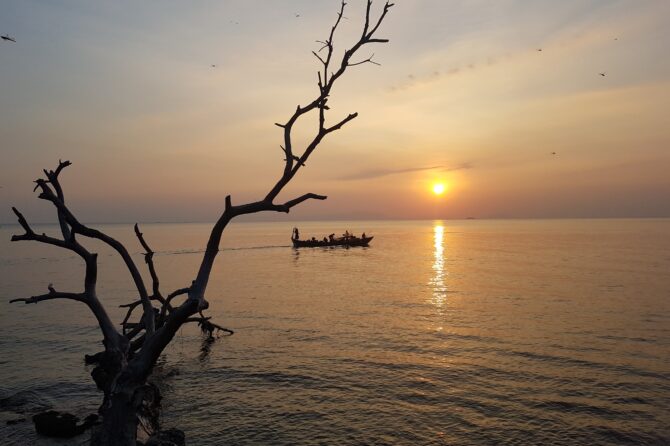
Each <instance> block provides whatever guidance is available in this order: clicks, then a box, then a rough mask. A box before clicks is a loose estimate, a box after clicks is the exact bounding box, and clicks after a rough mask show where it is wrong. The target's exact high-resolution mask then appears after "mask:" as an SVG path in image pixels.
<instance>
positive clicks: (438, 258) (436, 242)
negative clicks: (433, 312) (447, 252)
mask: <svg viewBox="0 0 670 446" xmlns="http://www.w3.org/2000/svg"><path fill="white" fill-rule="evenodd" d="M433 257H434V260H433V277H432V278H431V280H430V283H429V284H430V286H431V287H432V289H433V296H432V298H431V302H432V303H433V305H435V307H436V308H437V310H438V312H442V311H443V308H444V305H445V303H446V297H447V286H446V283H445V275H446V272H445V268H444V226H442V224H441V223H439V222H438V223H436V224H435V225H434V226H433Z"/></svg>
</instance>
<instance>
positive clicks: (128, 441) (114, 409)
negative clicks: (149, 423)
mask: <svg viewBox="0 0 670 446" xmlns="http://www.w3.org/2000/svg"><path fill="white" fill-rule="evenodd" d="M124 390H125V391H123V392H119V393H116V394H115V395H113V396H112V397H111V398H110V400H109V407H107V408H105V409H104V411H103V413H102V424H101V425H100V426H99V427H98V429H96V431H95V432H94V433H93V435H92V436H91V445H92V446H136V445H137V427H138V424H139V409H140V406H141V404H142V403H141V401H142V398H141V396H139V395H138V394H137V393H138V392H136V391H132V389H124ZM140 393H141V391H140Z"/></svg>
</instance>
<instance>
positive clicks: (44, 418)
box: [33, 410, 81, 438]
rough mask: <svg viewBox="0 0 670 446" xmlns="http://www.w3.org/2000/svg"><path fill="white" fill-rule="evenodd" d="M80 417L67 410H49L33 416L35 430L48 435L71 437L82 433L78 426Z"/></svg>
mask: <svg viewBox="0 0 670 446" xmlns="http://www.w3.org/2000/svg"><path fill="white" fill-rule="evenodd" d="M78 421H79V418H77V417H76V416H74V415H72V414H71V413H66V412H57V411H55V410H48V411H46V412H41V413H38V414H37V415H34V416H33V423H35V430H36V431H37V433H38V434H40V435H46V436H47V437H59V438H71V437H74V436H75V435H78V434H80V433H81V432H79V429H78V428H77V422H78Z"/></svg>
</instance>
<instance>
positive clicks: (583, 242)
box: [0, 219, 670, 445]
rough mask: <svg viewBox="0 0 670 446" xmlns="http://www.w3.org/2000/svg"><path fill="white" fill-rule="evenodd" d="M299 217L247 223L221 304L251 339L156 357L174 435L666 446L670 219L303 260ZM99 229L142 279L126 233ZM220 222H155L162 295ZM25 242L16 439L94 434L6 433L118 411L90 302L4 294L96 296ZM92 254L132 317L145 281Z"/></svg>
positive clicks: (539, 225)
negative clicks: (109, 399) (295, 238)
mask: <svg viewBox="0 0 670 446" xmlns="http://www.w3.org/2000/svg"><path fill="white" fill-rule="evenodd" d="M292 226H293V224H291V223H246V224H243V223H240V224H234V225H233V226H231V227H230V228H229V231H228V232H227V233H226V234H225V236H224V242H223V246H224V250H223V252H222V253H221V255H220V257H219V259H217V264H216V267H215V269H214V271H213V274H212V279H211V281H210V285H209V290H208V296H207V297H208V300H209V302H210V308H211V313H212V314H213V315H214V316H215V318H216V320H217V321H218V322H219V323H221V324H222V325H224V326H226V327H229V328H231V329H233V330H235V332H236V333H235V335H234V336H230V337H222V338H220V339H219V340H218V341H217V342H216V343H215V344H214V345H212V346H211V350H210V351H209V354H205V353H203V352H202V349H201V348H202V345H201V344H202V342H201V338H200V336H199V335H198V333H197V330H196V329H195V327H189V328H187V329H183V331H182V332H181V334H180V335H179V336H178V337H177V338H176V339H175V341H174V342H173V344H172V346H171V348H170V349H169V351H168V353H167V355H166V357H165V359H164V361H163V362H162V363H161V364H160V366H159V367H158V370H157V372H156V374H157V375H158V377H159V378H160V381H161V383H162V384H161V385H162V387H163V388H164V395H165V401H164V409H165V410H164V415H163V420H162V421H163V424H164V425H165V426H166V427H170V426H177V427H179V428H181V429H183V430H184V431H185V432H186V434H187V440H188V444H189V445H383V444H388V445H440V444H447V445H499V444H500V445H507V444H509V445H528V444H538V445H539V444H542V445H550V444H561V445H572V444H583V445H594V444H636V445H640V444H655V445H660V444H670V220H667V219H660V220H546V221H541V220H539V221H479V220H473V221H443V222H432V221H425V222H379V221H368V222H362V221H359V222H310V223H304V224H300V225H299V226H300V229H301V234H302V235H303V237H306V236H312V235H315V236H317V237H322V236H324V235H327V234H330V233H331V232H337V233H342V232H344V230H345V229H349V230H350V231H354V232H356V233H360V232H362V231H365V232H366V233H367V234H371V235H374V236H375V239H374V240H373V242H372V244H371V246H370V248H367V249H361V248H357V249H348V250H347V249H341V248H340V249H321V248H319V249H302V250H294V249H293V248H291V247H290V246H289V244H290V241H289V237H290V233H291V227H292ZM100 228H101V229H103V230H105V231H108V232H109V233H110V234H112V235H113V236H115V237H118V238H119V239H121V240H123V241H126V242H128V245H127V246H130V248H131V250H132V251H133V252H134V253H135V257H136V259H137V262H138V264H139V265H141V267H142V268H144V263H143V260H142V257H141V255H140V250H141V249H140V247H139V245H138V244H137V242H136V241H135V240H134V239H133V237H132V227H131V226H130V225H107V226H100ZM209 228H210V226H209V225H204V224H178V225H177V224H174V225H173V224H156V225H144V226H143V228H142V230H143V232H144V234H145V236H146V238H147V240H148V241H149V243H150V244H151V246H152V248H153V249H154V250H156V251H159V255H157V257H156V258H155V260H156V264H157V267H158V270H159V272H160V274H161V278H162V283H161V288H162V290H163V292H164V294H167V293H168V292H169V291H172V290H173V289H175V288H178V287H183V286H186V285H188V284H189V283H190V281H191V279H192V278H193V277H194V275H195V271H196V269H197V265H198V262H199V260H200V259H201V256H202V253H201V252H200V250H201V249H202V248H203V247H204V244H205V242H206V239H207V236H208V232H209ZM40 230H45V231H55V228H54V227H45V228H44V229H40ZM15 231H18V228H14V227H7V226H5V227H3V228H1V229H0V277H1V280H0V297H1V298H2V300H1V301H0V443H1V444H3V445H27V444H36V445H54V444H83V443H84V441H85V439H84V438H83V437H82V438H79V439H77V440H74V441H73V440H69V441H61V442H57V441H53V440H49V439H45V438H39V437H37V436H36V435H35V434H34V432H33V428H32V423H30V422H29V421H28V422H24V423H20V424H17V425H13V426H8V425H6V424H5V421H7V420H10V419H13V418H17V417H19V416H20V414H27V416H29V415H31V414H32V413H35V412H36V411H39V410H41V409H43V408H46V407H54V408H57V409H64V410H69V411H72V412H74V413H77V414H79V415H81V416H85V415H86V414H88V413H90V412H93V411H95V410H96V408H97V405H98V404H99V402H100V395H99V394H98V393H97V392H96V391H95V387H94V384H93V383H92V381H91V379H90V376H89V373H90V370H87V368H86V367H85V366H84V364H83V359H82V357H83V355H84V354H85V353H95V352H97V351H99V340H100V334H99V331H98V329H97V327H96V326H95V325H94V322H93V319H92V317H91V316H90V315H89V314H88V313H87V312H86V310H85V308H84V306H83V305H81V304H77V303H76V302H65V301H63V302H43V303H40V304H38V305H23V304H12V305H11V306H10V305H9V304H8V303H6V302H7V300H8V299H10V298H14V297H27V296H30V295H34V294H42V293H44V292H46V285H47V284H48V283H53V284H54V286H55V287H56V288H57V289H59V290H62V291H68V290H72V291H78V290H80V289H81V288H82V278H83V268H82V264H81V262H80V261H79V260H78V259H77V258H74V257H72V256H70V255H69V254H68V253H66V252H61V251H60V250H58V249H56V248H50V247H45V246H40V245H37V244H34V243H33V242H20V243H9V241H8V240H9V237H10V235H11V234H12V233H13V232H15ZM54 233H55V232H54ZM91 246H92V247H93V249H94V250H96V251H97V252H99V253H100V263H101V268H100V270H101V271H100V286H99V288H100V296H101V298H102V299H103V301H104V302H106V303H107V304H108V306H109V308H110V311H111V312H112V313H113V314H114V315H115V319H116V320H120V314H121V313H120V311H119V309H118V308H116V307H117V306H118V305H119V304H120V303H124V302H129V301H130V300H132V299H133V298H134V295H135V293H134V292H133V286H132V283H131V282H130V280H129V277H128V275H127V273H126V272H125V270H124V268H123V265H122V264H121V262H120V261H119V259H118V258H117V257H115V256H114V255H112V253H111V252H110V251H109V250H108V249H105V247H104V246H102V245H99V244H96V243H92V244H91Z"/></svg>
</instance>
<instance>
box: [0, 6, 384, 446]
mask: <svg viewBox="0 0 670 446" xmlns="http://www.w3.org/2000/svg"><path fill="white" fill-rule="evenodd" d="M392 6H393V4H392V3H390V2H386V3H385V4H384V6H383V7H382V9H381V11H380V12H379V13H378V15H376V16H375V17H373V15H372V11H371V10H372V0H368V1H367V2H366V9H365V23H364V25H363V29H362V33H361V34H360V37H359V38H358V40H357V41H356V42H355V43H354V44H353V45H352V46H351V47H350V48H349V49H346V50H345V51H344V54H343V55H342V57H341V59H339V60H337V61H335V60H334V49H335V47H334V37H335V34H336V30H337V28H338V26H339V24H340V22H341V20H342V18H343V17H344V11H345V7H346V3H345V2H342V4H341V6H340V9H339V11H338V13H337V19H336V21H335V24H334V25H333V26H332V28H331V29H330V33H329V35H328V37H327V38H326V39H325V40H323V41H319V43H320V44H321V48H320V49H319V50H318V51H314V52H313V54H314V55H315V56H316V58H317V59H318V60H319V63H320V64H321V67H320V69H319V70H318V73H317V86H318V95H316V97H315V98H314V99H312V100H311V101H310V102H308V103H307V105H304V106H300V105H298V106H297V107H296V109H295V112H294V113H293V114H292V115H291V117H290V118H289V119H288V120H287V121H286V122H285V123H277V124H276V125H277V126H278V127H280V128H281V129H282V130H283V144H281V145H280V147H281V149H282V151H283V152H284V155H285V157H284V166H283V170H282V173H281V176H280V177H279V179H278V180H277V181H276V183H274V185H273V186H272V187H271V188H270V190H269V192H268V193H267V195H265V197H264V198H262V199H261V200H259V201H254V202H251V203H244V204H233V200H232V198H231V196H230V195H228V196H226V197H225V205H224V208H223V211H222V213H221V215H220V217H219V219H218V220H217V222H216V224H215V225H214V227H213V228H212V231H211V234H210V236H209V240H208V242H207V247H206V249H205V251H204V254H203V258H202V261H201V264H200V267H199V269H198V271H197V274H196V275H195V278H194V280H193V281H192V283H191V284H190V285H189V286H187V287H183V288H180V289H177V290H174V291H173V292H171V293H169V294H167V296H164V295H163V293H162V292H161V289H160V281H159V276H158V272H157V270H156V265H155V264H154V254H155V253H154V251H153V250H152V249H151V247H150V246H149V244H148V243H147V241H146V239H145V238H144V235H143V234H142V232H140V228H139V226H138V225H135V228H134V229H135V235H136V237H137V239H138V241H139V244H140V245H141V246H142V248H143V249H144V251H145V253H144V261H145V264H146V266H147V268H148V270H149V276H150V277H151V286H150V288H148V287H147V286H146V285H145V282H144V279H143V277H142V275H141V274H140V269H139V267H138V265H137V264H136V263H135V261H134V260H133V258H132V257H131V255H130V253H129V252H128V249H127V248H126V247H125V246H124V245H123V244H121V243H120V242H119V241H118V240H116V239H114V238H112V237H111V236H109V235H107V234H105V233H103V232H102V231H99V230H97V229H95V228H93V227H90V226H87V225H85V224H83V223H81V222H80V221H79V220H78V219H77V217H76V216H75V215H74V213H73V212H72V211H71V210H70V208H69V207H68V205H67V204H66V200H65V194H64V191H63V187H62V186H61V181H60V180H61V178H60V177H61V174H62V172H63V171H64V169H65V168H67V167H69V166H70V165H71V163H70V161H59V163H58V166H57V167H56V169H55V170H44V177H43V178H39V179H37V180H36V181H35V190H38V191H39V196H38V197H39V198H40V199H42V200H45V201H48V202H50V203H51V204H52V205H53V206H54V208H55V210H56V213H57V216H58V223H59V229H60V234H59V235H58V236H51V235H46V234H44V233H42V234H38V233H36V232H35V231H33V229H32V228H31V226H30V224H29V223H28V221H27V220H26V218H25V217H24V216H23V215H22V214H21V212H19V211H18V210H17V209H16V208H12V209H13V211H14V213H15V214H16V216H17V218H18V222H19V224H20V225H21V227H22V228H23V230H24V233H23V234H20V235H14V236H13V237H12V241H35V242H39V243H45V244H48V245H53V246H57V247H59V248H62V249H66V250H69V251H72V252H74V253H75V254H77V255H78V256H79V257H80V258H81V259H82V260H83V262H84V264H85V266H86V271H85V276H84V283H83V290H82V291H60V290H56V288H55V287H54V286H53V285H52V284H49V286H48V287H47V291H48V292H47V293H45V294H41V295H36V296H32V297H27V298H17V299H12V300H11V301H10V302H23V303H25V304H36V303H40V302H44V301H48V300H58V299H70V300H75V301H77V302H81V303H83V304H85V305H86V306H87V307H88V308H89V309H90V311H91V313H92V314H93V316H94V317H95V319H96V321H97V323H98V325H99V327H100V331H101V333H102V336H103V341H102V344H103V346H104V350H103V351H102V352H100V353H98V354H95V355H91V356H88V355H87V357H86V361H87V362H89V363H92V364H96V367H95V368H94V369H93V371H92V372H91V375H92V377H93V379H94V380H95V382H96V384H97V385H98V387H99V388H100V389H101V390H102V391H103V392H104V398H103V403H102V405H101V406H100V409H99V413H100V415H101V416H102V423H101V425H100V427H99V428H98V429H97V431H96V433H94V435H93V437H92V443H93V444H95V445H105V446H106V445H116V446H118V445H122V446H123V445H127V446H130V445H133V446H134V445H135V444H136V435H137V429H138V423H139V415H140V414H141V413H142V408H143V405H146V403H147V401H155V400H158V399H160V397H157V396H156V390H155V388H154V387H152V386H150V385H149V384H148V383H147V379H148V378H149V376H150V375H151V373H152V370H153V367H154V365H155V364H156V361H157V360H158V358H159V356H160V355H161V353H162V352H163V350H164V349H165V347H166V346H167V345H168V344H169V343H170V341H171V340H172V339H173V337H174V336H175V334H176V333H177V331H178V330H179V328H180V327H181V326H182V325H184V324H187V323H197V324H198V325H199V326H200V328H201V330H202V331H203V333H204V334H205V335H206V342H205V344H204V345H203V352H206V351H208V348H209V345H210V344H211V341H212V340H213V339H214V334H215V333H223V334H225V335H230V334H233V331H232V330H229V329H227V328H224V327H222V326H220V325H218V324H216V323H214V322H212V321H211V319H210V317H209V316H206V315H205V311H206V310H207V308H208V306H209V303H208V302H207V300H206V298H205V293H206V290H207V284H208V282H209V277H210V274H211V271H212V267H213V266H214V261H215V259H216V256H217V255H218V253H219V244H220V241H221V237H222V234H223V231H224V230H225V228H226V226H227V225H228V223H229V222H230V221H231V220H232V219H233V218H235V217H237V216H240V215H246V214H253V213H257V212H265V211H274V212H286V213H288V212H289V211H290V210H291V209H292V208H293V207H294V206H297V205H299V204H300V203H302V202H304V201H306V200H310V199H313V200H325V199H326V196H325V195H320V194H316V193H306V194H304V195H301V196H299V197H296V198H293V199H290V200H288V201H284V202H279V203H277V202H275V200H276V199H277V197H278V196H279V194H280V193H281V192H282V190H283V189H284V187H285V186H286V185H287V184H288V183H289V182H290V181H291V180H292V179H293V178H294V177H295V175H296V174H297V173H298V171H299V170H300V169H301V168H302V167H304V166H305V164H306V162H307V160H308V159H309V157H310V155H311V154H312V153H313V152H314V150H315V149H316V148H317V147H318V145H319V144H320V143H321V142H322V141H323V140H324V138H326V136H328V135H329V134H331V133H333V132H335V131H336V130H339V129H341V128H342V127H343V126H344V125H346V124H347V123H349V122H350V121H351V120H353V119H355V118H356V117H357V116H358V115H357V113H351V114H349V115H347V116H346V117H344V118H342V119H340V120H337V121H335V122H334V123H332V124H328V123H327V121H326V113H327V111H328V110H329V106H328V98H329V97H330V94H331V91H332V88H333V86H334V85H335V83H336V82H337V80H338V79H339V78H340V77H341V76H342V75H343V74H344V73H345V71H346V70H347V68H349V67H351V66H357V65H361V64H365V63H372V64H377V63H376V62H375V61H373V56H374V54H373V55H372V56H369V57H367V58H364V59H362V60H358V61H354V57H355V56H357V55H358V53H359V51H360V50H361V49H362V48H363V47H364V46H365V45H368V44H372V43H385V42H388V40H387V39H380V38H377V37H376V36H375V34H376V32H377V31H378V29H379V27H380V25H381V23H382V21H383V20H384V18H385V17H386V15H387V13H388V11H389V9H390V8H391V7H392ZM310 112H315V113H317V114H318V129H317V130H316V132H315V134H314V136H313V137H312V138H311V141H309V142H308V143H307V144H306V146H304V147H302V148H297V147H294V144H293V139H292V131H293V128H294V125H295V124H296V123H297V122H298V121H299V120H300V119H301V118H303V117H305V116H306V115H307V114H309V113H310ZM87 238H92V239H97V240H99V241H101V242H103V243H105V244H106V245H108V246H109V247H111V248H112V249H113V250H114V251H116V252H117V253H118V255H119V256H120V257H121V259H122V260H123V261H124V263H125V266H126V268H127V270H128V273H129V274H130V276H131V278H132V280H133V282H134V285H135V288H136V291H137V299H136V300H134V301H133V302H130V303H128V304H125V305H122V307H124V308H127V312H126V315H125V317H124V319H123V321H122V322H121V324H120V326H116V325H115V324H114V323H113V322H112V321H111V319H110V317H109V315H108V313H107V311H106V309H105V306H104V305H103V304H102V301H101V299H100V297H99V295H98V290H97V272H98V260H97V254H96V253H93V252H91V251H89V250H88V249H87V248H86V247H85V246H84V245H83V244H82V241H83V240H84V239H87ZM179 301H181V303H179Z"/></svg>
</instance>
